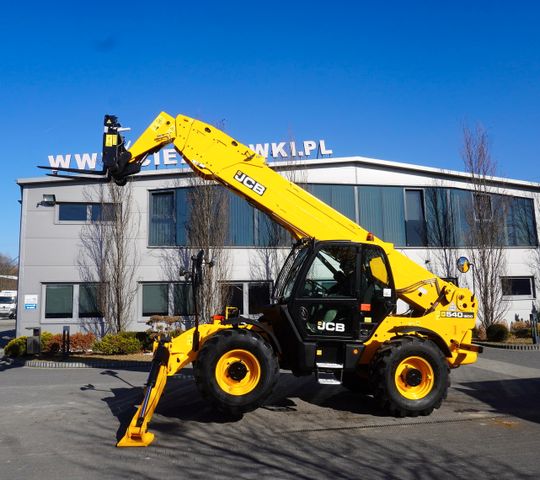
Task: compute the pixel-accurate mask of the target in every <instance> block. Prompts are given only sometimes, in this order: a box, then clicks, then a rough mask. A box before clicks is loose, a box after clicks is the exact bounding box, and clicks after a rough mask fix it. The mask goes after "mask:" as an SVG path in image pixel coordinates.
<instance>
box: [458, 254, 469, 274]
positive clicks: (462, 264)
mask: <svg viewBox="0 0 540 480" xmlns="http://www.w3.org/2000/svg"><path fill="white" fill-rule="evenodd" d="M456 266H457V269H458V270H459V271H460V272H461V273H467V272H468V271H469V269H470V268H471V262H469V259H468V258H467V257H459V258H458V259H457V262H456Z"/></svg>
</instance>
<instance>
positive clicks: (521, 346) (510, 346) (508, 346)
mask: <svg viewBox="0 0 540 480" xmlns="http://www.w3.org/2000/svg"><path fill="white" fill-rule="evenodd" d="M473 343H474V344H475V345H481V346H482V347H488V348H502V349H505V350H540V344H536V345H534V344H530V343H496V342H473Z"/></svg>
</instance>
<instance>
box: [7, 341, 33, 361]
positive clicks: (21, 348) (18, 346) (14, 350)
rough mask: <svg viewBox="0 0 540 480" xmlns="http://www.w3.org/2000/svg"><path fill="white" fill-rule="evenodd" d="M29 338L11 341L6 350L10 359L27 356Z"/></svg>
mask: <svg viewBox="0 0 540 480" xmlns="http://www.w3.org/2000/svg"><path fill="white" fill-rule="evenodd" d="M27 338H28V337H17V338H14V339H13V340H11V341H10V342H9V343H8V344H7V345H6V346H5V348H4V354H5V355H7V356H8V357H22V356H23V355H26V339H27Z"/></svg>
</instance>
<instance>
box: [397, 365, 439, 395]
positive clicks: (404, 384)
mask: <svg viewBox="0 0 540 480" xmlns="http://www.w3.org/2000/svg"><path fill="white" fill-rule="evenodd" d="M395 382H396V387H397V389H398V392H399V393H400V394H401V395H403V396H404V397H405V398H408V399H409V400H419V399H421V398H424V397H425V396H426V395H428V394H429V392H431V390H432V389H433V385H434V384H435V375H434V373H433V368H431V365H430V363H429V362H428V361H427V360H426V359H425V358H422V357H407V358H406V359H405V360H403V361H402V362H401V363H400V364H399V365H398V367H397V369H396V374H395Z"/></svg>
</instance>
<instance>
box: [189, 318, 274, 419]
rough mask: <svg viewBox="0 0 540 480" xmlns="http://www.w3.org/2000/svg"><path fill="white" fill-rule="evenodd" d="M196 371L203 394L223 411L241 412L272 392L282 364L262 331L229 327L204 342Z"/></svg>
mask: <svg viewBox="0 0 540 480" xmlns="http://www.w3.org/2000/svg"><path fill="white" fill-rule="evenodd" d="M193 373H194V377H195V383H196V384H197V387H198V389H199V391H200V392H201V395H202V396H203V398H205V399H206V400H208V401H209V402H210V403H211V404H212V405H213V406H214V407H216V408H217V409H218V410H220V411H222V412H226V413H229V414H232V415H240V414H242V413H246V412H250V411H252V410H255V409H256V408H258V407H259V406H260V405H261V404H262V403H263V402H264V401H265V400H266V398H267V397H268V395H270V393H271V392H272V389H273V388H274V386H275V384H276V382H277V380H278V377H279V364H278V361H277V357H276V355H275V353H274V350H273V348H272V347H271V345H270V344H269V343H268V342H267V341H266V340H265V339H264V338H263V337H261V336H260V335H259V334H257V333H255V332H252V331H250V330H245V329H241V328H240V329H227V330H222V331H220V332H218V333H216V334H215V335H214V336H213V337H212V338H210V339H209V340H207V341H206V342H205V343H204V345H203V347H202V348H201V351H200V353H199V355H198V357H197V361H196V362H195V365H194V369H193Z"/></svg>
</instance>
